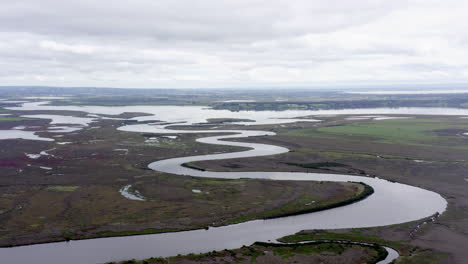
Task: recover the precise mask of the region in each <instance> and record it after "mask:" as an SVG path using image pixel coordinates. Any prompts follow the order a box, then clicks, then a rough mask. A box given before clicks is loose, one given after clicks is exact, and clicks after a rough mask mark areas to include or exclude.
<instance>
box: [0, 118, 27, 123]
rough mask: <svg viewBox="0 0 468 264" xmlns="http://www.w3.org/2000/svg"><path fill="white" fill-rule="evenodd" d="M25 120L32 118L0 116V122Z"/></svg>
mask: <svg viewBox="0 0 468 264" xmlns="http://www.w3.org/2000/svg"><path fill="white" fill-rule="evenodd" d="M25 120H32V118H25V117H0V122H10V121H25Z"/></svg>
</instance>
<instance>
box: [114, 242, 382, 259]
mask: <svg viewBox="0 0 468 264" xmlns="http://www.w3.org/2000/svg"><path fill="white" fill-rule="evenodd" d="M386 256H387V251H386V250H385V249H384V248H382V247H379V246H372V245H369V246H368V245H356V244H346V243H330V242H311V243H303V244H273V243H263V242H256V243H254V244H253V245H251V246H243V247H242V248H239V249H233V250H228V249H225V250H221V251H212V252H208V253H203V254H188V255H178V256H174V257H168V258H149V259H145V260H126V261H122V262H118V263H119V264H156V263H158V264H163V263H164V264H169V263H171V264H179V263H181V264H182V263H201V264H202V263H238V264H251V263H278V264H292V263H322V264H327V263H366V264H374V263H377V262H378V261H380V260H383V259H385V257H386ZM107 264H116V262H108V263H107Z"/></svg>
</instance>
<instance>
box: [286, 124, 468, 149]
mask: <svg viewBox="0 0 468 264" xmlns="http://www.w3.org/2000/svg"><path fill="white" fill-rule="evenodd" d="M464 131H468V120H467V119H462V118H431V119H426V118H410V119H390V120H379V121H361V122H354V123H351V124H341V125H333V126H325V127H320V128H307V129H297V130H291V131H288V132H286V133H285V134H286V135H289V136H303V137H312V136H313V137H326V138H334V137H343V136H346V137H348V138H355V139H357V140H366V141H375V142H383V143H391V144H402V145H430V146H449V147H454V148H466V147H465V146H463V145H464V144H460V143H462V142H463V143H465V144H466V142H467V139H466V138H463V137H460V135H459V134H460V133H461V132H464Z"/></svg>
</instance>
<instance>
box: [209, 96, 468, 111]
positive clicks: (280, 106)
mask: <svg viewBox="0 0 468 264" xmlns="http://www.w3.org/2000/svg"><path fill="white" fill-rule="evenodd" d="M379 107H392V108H395V107H456V108H468V98H441V99H427V100H423V99H411V100H398V99H391V100H349V101H348V100H343V101H320V102H291V101H288V102H229V103H216V104H214V105H213V108H214V109H226V110H231V111H249V110H250V111H284V110H326V109H350V108H351V109H352V108H379Z"/></svg>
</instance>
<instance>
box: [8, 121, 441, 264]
mask: <svg viewBox="0 0 468 264" xmlns="http://www.w3.org/2000/svg"><path fill="white" fill-rule="evenodd" d="M119 130H122V131H132V132H153V133H169V134H180V133H217V134H218V135H215V136H210V137H204V138H199V139H197V141H198V142H201V143H206V144H217V145H226V146H240V147H247V148H249V150H246V151H239V152H233V153H223V154H212V155H200V156H190V157H181V158H173V159H166V160H160V161H156V162H153V163H151V164H149V167H150V168H151V169H153V170H156V171H161V172H166V173H172V174H179V175H188V176H197V177H210V178H226V179H237V178H251V179H271V180H295V181H334V182H343V181H354V182H364V183H366V184H368V185H370V186H372V188H374V191H375V192H374V194H373V195H371V196H369V197H368V198H366V199H364V200H361V201H359V202H357V203H353V204H350V205H346V206H342V207H338V208H334V209H330V210H325V211H320V212H315V213H309V214H303V215H298V216H289V217H282V218H277V219H269V220H254V221H249V222H245V223H241V224H235V225H229V226H222V227H212V228H209V229H208V230H193V231H184V232H175V233H164V234H153V235H139V236H128V237H112V238H99V239H90V240H78V241H70V242H59V243H47V244H38V245H30V246H20V247H12V248H1V249H0V259H1V261H2V263H9V264H15V263H18V264H20V263H21V264H22V263H48V264H62V263H68V264H83V263H104V262H108V261H116V260H125V259H132V258H138V259H143V258H148V257H154V256H163V257H164V256H173V255H177V254H187V253H199V252H208V251H212V250H223V249H232V248H238V247H241V246H242V245H250V244H252V243H254V242H255V241H275V239H277V238H279V237H282V236H285V235H290V234H293V233H295V232H298V231H300V230H304V229H337V228H359V227H375V226H384V225H391V224H399V223H404V222H409V221H414V220H418V219H421V218H424V217H428V216H431V215H433V214H435V213H437V212H438V213H443V212H444V211H445V209H446V206H447V202H446V200H445V199H444V198H442V197H441V196H440V195H439V194H437V193H435V192H432V191H428V190H424V189H421V188H417V187H414V186H410V185H405V184H400V183H392V182H389V181H386V180H383V179H378V178H369V177H361V176H351V175H338V174H321V173H300V172H212V171H199V170H194V169H190V168H187V167H183V166H181V165H182V164H183V163H186V162H192V161H200V160H220V159H230V158H247V157H257V156H266V155H276V154H281V153H285V152H288V151H289V150H288V149H286V148H283V147H279V146H274V145H267V144H258V143H245V142H233V141H228V140H229V139H232V138H242V137H252V136H272V135H274V133H273V132H267V131H255V130H198V131H193V130H172V129H167V128H166V127H165V126H163V125H160V126H158V125H149V124H137V125H128V126H124V127H120V128H119ZM219 133H223V134H222V135H219ZM387 250H388V251H389V253H390V254H389V257H388V258H387V259H386V260H385V261H383V262H381V263H389V262H390V261H391V260H392V259H393V258H395V257H396V256H398V254H397V253H396V252H395V251H393V250H392V249H387Z"/></svg>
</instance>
